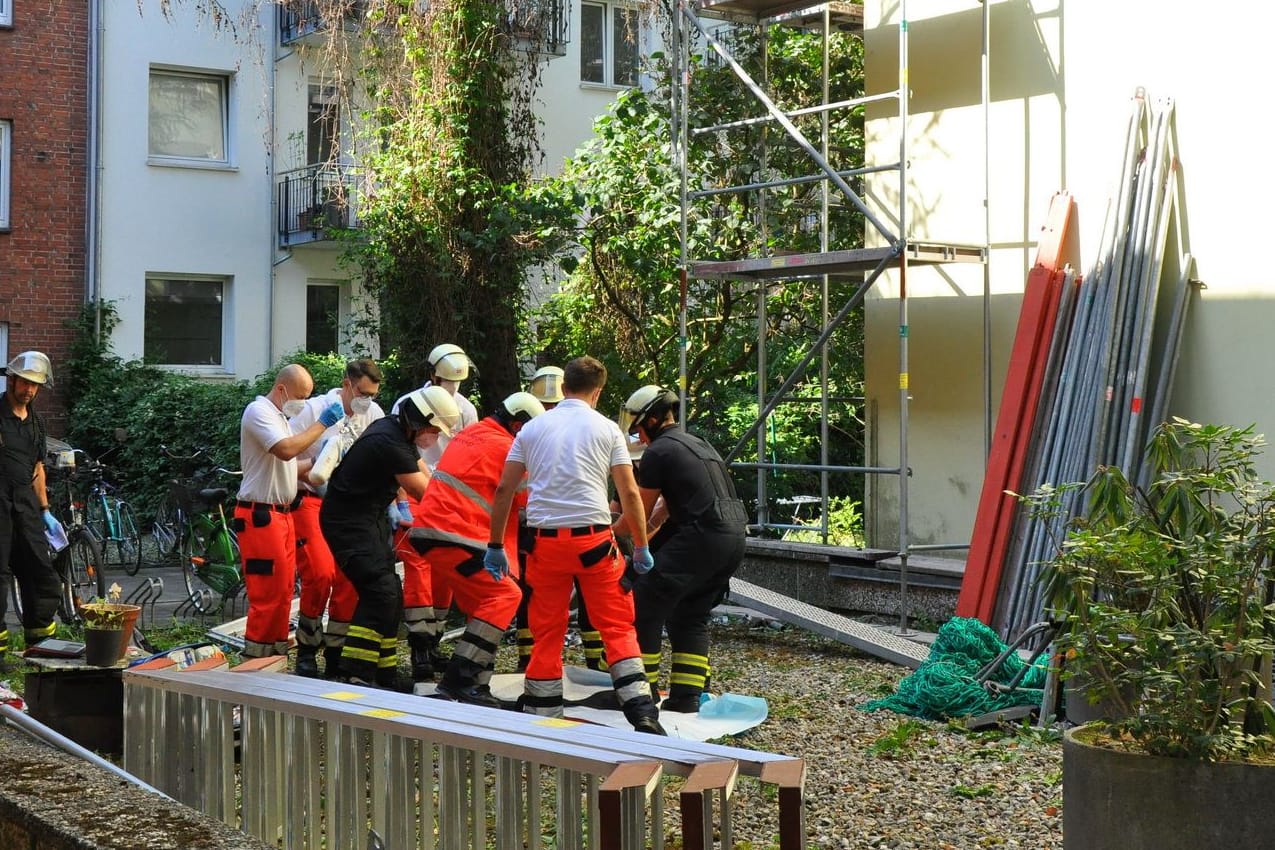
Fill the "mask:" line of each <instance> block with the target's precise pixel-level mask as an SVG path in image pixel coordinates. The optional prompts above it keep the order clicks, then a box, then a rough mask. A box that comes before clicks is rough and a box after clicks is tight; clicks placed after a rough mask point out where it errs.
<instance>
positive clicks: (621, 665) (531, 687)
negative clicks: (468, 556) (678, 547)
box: [483, 357, 665, 735]
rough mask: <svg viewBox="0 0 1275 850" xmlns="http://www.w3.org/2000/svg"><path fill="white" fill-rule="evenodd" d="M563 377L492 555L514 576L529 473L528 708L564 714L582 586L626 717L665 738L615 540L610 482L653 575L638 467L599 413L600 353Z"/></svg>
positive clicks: (504, 510) (496, 523)
mask: <svg viewBox="0 0 1275 850" xmlns="http://www.w3.org/2000/svg"><path fill="white" fill-rule="evenodd" d="M563 373H564V374H563V382H562V383H563V387H562V389H563V396H564V399H563V400H562V402H560V403H559V404H558V406H557V407H555V408H554V409H553V410H550V411H548V412H546V413H544V414H543V415H541V416H537V417H536V418H535V419H532V420H531V421H530V422H528V423H527V424H526V425H524V426H523V427H522V430H520V431H519V432H518V436H517V437H516V438H515V439H514V444H513V447H512V448H510V450H509V456H508V458H507V459H506V460H505V468H504V472H503V473H502V475H501V478H500V484H499V486H498V487H497V489H496V497H495V501H494V503H493V504H492V510H491V530H490V535H491V536H490V537H488V541H489V542H488V544H487V554H486V556H485V557H484V558H483V565H484V566H485V567H486V568H487V569H488V570H489V571H504V572H505V573H507V572H508V569H509V556H508V555H506V553H505V551H504V540H505V524H506V522H507V520H508V517H509V511H510V507H511V505H512V503H513V497H514V493H515V492H516V491H517V489H518V487H519V485H520V483H521V481H522V477H523V474H524V472H525V473H526V475H527V490H528V495H527V525H528V526H529V528H530V531H531V534H532V535H533V536H534V545H533V547H532V550H531V552H530V553H529V554H528V556H527V572H526V577H525V578H526V583H527V585H528V587H530V588H531V602H530V604H529V606H528V609H527V619H528V621H529V623H530V626H531V634H532V638H533V640H534V646H533V647H532V650H531V659H530V661H529V662H528V663H527V670H526V678H525V680H524V685H523V694H522V697H521V699H520V700H519V702H520V703H521V705H522V709H523V710H524V711H527V712H530V713H532V714H539V715H543V716H546V717H561V716H562V714H563V698H562V642H563V638H564V637H566V634H567V623H568V619H569V616H570V605H571V591H572V588H573V586H575V585H577V584H578V586H579V588H580V593H581V595H582V596H583V597H584V600H585V603H586V604H587V605H588V608H589V617H590V619H591V620H592V622H593V627H594V628H596V629H597V630H598V632H600V633H601V635H602V643H603V645H604V646H605V647H606V657H607V662H608V664H609V672H610V673H611V682H612V685H613V686H614V688H615V693H616V698H617V699H618V701H619V704H620V708H621V709H622V710H623V711H624V716H625V717H626V718H627V719H628V721H629V722H630V723H631V724H633V728H634V729H636V730H637V731H639V732H649V733H652V734H657V735H663V734H665V733H664V729H663V727H661V726H660V721H659V709H658V708H657V707H656V705H655V701H654V700H653V699H652V698H651V686H650V684H649V683H648V682H647V680H646V672H645V668H644V667H643V666H642V651H641V649H640V648H639V646H638V642H637V634H636V632H635V630H634V627H633V597H632V596H631V595H630V594H626V593H624V592H623V591H622V590H621V588H620V579H621V577H622V576H623V575H624V561H623V560H622V559H621V557H620V552H619V549H618V548H617V547H616V543H615V538H614V537H613V536H612V534H611V508H610V503H609V501H608V499H607V478H608V476H609V477H610V478H611V479H612V480H614V481H615V489H616V492H617V493H618V494H619V497H620V503H621V504H622V505H623V506H624V510H625V512H626V513H628V514H629V515H630V516H632V517H633V521H632V523H631V527H632V531H633V542H634V544H635V545H634V550H633V565H634V568H635V569H637V570H639V571H640V572H646V571H648V570H650V569H651V567H653V566H654V565H655V562H654V560H653V559H652V557H651V552H650V549H649V547H648V545H647V539H646V521H645V517H646V513H645V512H644V511H642V510H641V508H642V502H641V496H640V494H639V492H638V486H637V482H636V480H635V479H634V477H633V462H632V460H630V458H629V448H628V444H627V442H626V440H625V437H624V435H623V434H621V433H620V428H619V426H618V425H616V424H615V423H614V422H612V421H611V420H610V419H608V418H607V417H605V416H603V415H602V414H600V413H598V412H597V411H596V410H594V407H595V406H596V405H597V403H598V397H599V396H600V395H601V394H602V388H603V387H604V386H606V374H607V373H606V367H605V366H603V365H602V364H601V363H600V362H598V361H597V360H595V359H594V358H592V357H577V358H576V359H574V360H572V361H571V362H569V363H568V364H567V365H566V368H565V369H564V370H563Z"/></svg>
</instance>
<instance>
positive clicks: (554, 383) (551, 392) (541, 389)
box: [530, 366, 562, 404]
mask: <svg viewBox="0 0 1275 850" xmlns="http://www.w3.org/2000/svg"><path fill="white" fill-rule="evenodd" d="M530 389H531V394H532V395H534V396H535V397H536V398H537V399H539V400H540V401H542V402H544V403H545V404H557V403H558V402H560V401H562V370H561V369H559V368H558V367H557V366H541V367H540V368H539V369H537V370H536V374H534V375H532V376H531V387H530Z"/></svg>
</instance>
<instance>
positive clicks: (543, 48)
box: [504, 0, 571, 58]
mask: <svg viewBox="0 0 1275 850" xmlns="http://www.w3.org/2000/svg"><path fill="white" fill-rule="evenodd" d="M508 2H509V17H508V18H507V19H506V20H505V25H504V32H505V34H506V35H508V36H509V37H510V38H511V39H513V46H514V48H515V49H517V50H522V51H524V52H527V53H532V54H537V55H541V56H546V57H548V58H554V57H558V56H565V55H566V53H567V44H568V42H570V41H571V15H570V8H569V7H568V6H567V5H566V3H565V0H508Z"/></svg>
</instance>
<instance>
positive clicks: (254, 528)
mask: <svg viewBox="0 0 1275 850" xmlns="http://www.w3.org/2000/svg"><path fill="white" fill-rule="evenodd" d="M313 391H314V379H313V378H312V377H310V373H309V372H308V371H306V368H305V367H304V366H301V365H299V364H296V363H292V364H289V365H287V366H284V367H283V368H282V369H280V370H279V374H277V375H276V376H275V379H274V386H272V387H271V388H270V392H269V393H268V394H267V395H259V396H257V397H256V398H255V399H253V400H252V401H251V402H249V403H248V406H247V407H246V408H244V412H243V418H242V419H241V420H240V424H239V462H240V464H241V466H242V468H243V484H242V485H240V487H239V497H238V499H237V500H236V502H235V518H234V521H233V525H234V529H235V532H236V534H238V536H239V553H240V558H241V560H242V561H243V576H244V589H245V590H246V591H247V594H248V625H247V628H246V629H245V630H244V649H243V654H244V656H245V657H248V658H260V657H264V656H267V655H287V654H288V619H289V615H290V614H291V613H292V592H293V589H294V587H295V581H296V571H297V542H296V529H295V527H294V526H293V523H292V509H293V508H294V507H296V500H297V460H296V458H297V455H299V454H301V452H303V451H305V450H306V449H307V448H308V447H309V446H310V445H311V444H312V443H314V441H315V440H317V439H319V437H321V436H323V432H324V431H325V430H327V429H328V427H330V426H331V425H334V424H335V423H336V422H337V420H339V419H340V418H341V417H342V416H343V415H344V411H343V410H342V409H341V405H340V404H339V403H333V404H331V405H329V406H328V407H326V408H324V409H323V411H321V412H320V414H319V417H318V419H316V420H315V421H314V423H313V424H312V425H310V427H308V428H306V429H305V430H303V431H301V432H300V433H297V434H294V433H292V428H291V426H290V425H289V424H288V418H289V417H290V416H295V415H296V414H298V413H300V412H301V409H302V408H303V407H304V406H305V400H306V399H307V398H308V397H309V395H310V393H312V392H313Z"/></svg>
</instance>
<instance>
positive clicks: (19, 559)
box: [0, 493, 62, 631]
mask: <svg viewBox="0 0 1275 850" xmlns="http://www.w3.org/2000/svg"><path fill="white" fill-rule="evenodd" d="M40 513H41V512H40V506H39V505H38V504H36V500H35V495H34V493H33V494H32V495H31V498H30V499H29V500H27V499H23V498H16V499H15V498H14V497H13V496H12V495H9V494H0V631H3V630H4V618H5V616H6V615H7V614H8V612H9V585H10V584H11V583H12V579H13V578H16V579H17V581H18V592H19V593H20V594H21V595H22V625H23V627H24V628H26V629H27V630H29V631H30V630H39V629H45V628H47V627H48V626H49V625H51V624H52V623H53V617H54V615H55V614H57V611H58V604H59V601H60V599H61V596H62V580H61V578H60V577H59V576H58V573H57V570H55V569H54V567H53V562H52V560H51V559H50V557H49V544H48V541H47V540H45V537H44V520H43V519H42V518H41V516H40Z"/></svg>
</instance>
